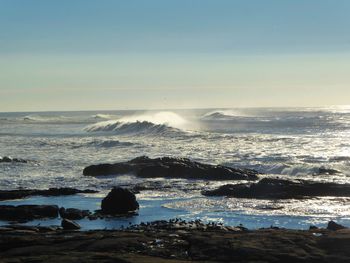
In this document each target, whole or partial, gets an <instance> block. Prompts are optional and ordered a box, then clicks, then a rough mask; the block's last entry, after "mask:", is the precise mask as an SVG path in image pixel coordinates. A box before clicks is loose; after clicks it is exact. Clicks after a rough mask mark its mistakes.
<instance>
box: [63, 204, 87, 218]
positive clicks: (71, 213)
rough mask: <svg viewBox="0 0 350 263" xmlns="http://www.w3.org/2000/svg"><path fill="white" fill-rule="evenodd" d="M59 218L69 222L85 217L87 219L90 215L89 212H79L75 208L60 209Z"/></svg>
mask: <svg viewBox="0 0 350 263" xmlns="http://www.w3.org/2000/svg"><path fill="white" fill-rule="evenodd" d="M59 214H60V216H61V218H65V219H70V220H80V219H83V218H85V217H88V216H89V215H90V214H91V213H90V212H89V210H80V209H76V208H67V209H65V208H64V207H61V208H60V210H59Z"/></svg>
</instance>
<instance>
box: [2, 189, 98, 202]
mask: <svg viewBox="0 0 350 263" xmlns="http://www.w3.org/2000/svg"><path fill="white" fill-rule="evenodd" d="M96 192H97V191H94V190H78V189H74V188H49V189H47V190H37V189H19V190H0V201H3V200H11V199H20V198H25V197H28V196H34V195H41V196H60V195H74V194H78V193H96Z"/></svg>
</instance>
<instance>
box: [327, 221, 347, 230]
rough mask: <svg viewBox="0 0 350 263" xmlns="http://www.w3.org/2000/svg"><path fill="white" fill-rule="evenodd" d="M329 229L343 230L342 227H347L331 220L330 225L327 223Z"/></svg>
mask: <svg viewBox="0 0 350 263" xmlns="http://www.w3.org/2000/svg"><path fill="white" fill-rule="evenodd" d="M327 229H328V230H333V231H337V230H341V229H346V227H345V226H342V225H340V224H338V223H336V222H334V221H329V222H328V225H327Z"/></svg>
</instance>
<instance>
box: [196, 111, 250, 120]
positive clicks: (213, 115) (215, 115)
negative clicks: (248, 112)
mask: <svg viewBox="0 0 350 263" xmlns="http://www.w3.org/2000/svg"><path fill="white" fill-rule="evenodd" d="M239 117H245V116H243V115H241V114H238V113H237V112H235V111H232V110H218V111H211V112H208V113H206V114H204V115H203V116H202V117H201V119H202V120H226V119H234V118H239Z"/></svg>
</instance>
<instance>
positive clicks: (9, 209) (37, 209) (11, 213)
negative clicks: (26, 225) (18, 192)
mask: <svg viewBox="0 0 350 263" xmlns="http://www.w3.org/2000/svg"><path fill="white" fill-rule="evenodd" d="M57 215H58V206H57V205H19V206H13V205H1V206H0V220H10V221H11V220H15V221H19V220H25V221H27V220H33V219H38V218H56V217H57Z"/></svg>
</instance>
